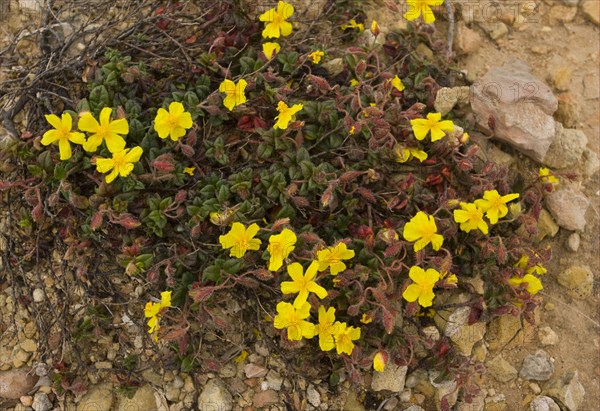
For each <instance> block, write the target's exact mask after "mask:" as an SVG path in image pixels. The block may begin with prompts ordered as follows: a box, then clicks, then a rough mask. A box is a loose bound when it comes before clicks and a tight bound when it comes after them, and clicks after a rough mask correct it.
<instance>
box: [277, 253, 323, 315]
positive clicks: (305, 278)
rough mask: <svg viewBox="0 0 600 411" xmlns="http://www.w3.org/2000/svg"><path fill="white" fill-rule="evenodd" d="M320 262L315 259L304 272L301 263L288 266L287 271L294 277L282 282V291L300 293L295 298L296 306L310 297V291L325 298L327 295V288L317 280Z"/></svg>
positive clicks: (299, 305)
mask: <svg viewBox="0 0 600 411" xmlns="http://www.w3.org/2000/svg"><path fill="white" fill-rule="evenodd" d="M318 268H319V263H318V262H317V261H313V262H312V263H311V264H310V265H309V266H308V268H307V269H306V274H304V273H303V271H304V270H303V269H302V266H301V265H300V263H292V264H290V265H288V266H287V272H288V274H289V275H290V277H292V281H284V282H282V283H281V292H282V293H284V294H295V293H298V295H297V296H296V299H295V300H294V307H296V308H298V307H301V306H302V304H304V303H305V302H306V301H307V299H308V294H309V293H315V294H316V295H317V297H319V298H320V299H323V298H325V297H327V290H325V289H324V288H323V287H321V286H320V285H319V284H317V283H316V282H315V277H316V276H317V269H318Z"/></svg>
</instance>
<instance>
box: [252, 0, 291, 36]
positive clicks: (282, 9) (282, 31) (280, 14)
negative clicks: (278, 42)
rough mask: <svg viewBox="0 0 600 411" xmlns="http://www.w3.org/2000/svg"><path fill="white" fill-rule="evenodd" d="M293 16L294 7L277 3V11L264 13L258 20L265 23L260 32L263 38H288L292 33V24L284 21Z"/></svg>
mask: <svg viewBox="0 0 600 411" xmlns="http://www.w3.org/2000/svg"><path fill="white" fill-rule="evenodd" d="M292 14H294V6H292V5H291V4H289V3H286V2H285V1H280V2H279V3H277V9H275V8H272V9H269V10H267V11H265V12H264V13H263V14H261V15H260V17H259V18H258V19H259V20H260V21H263V22H265V23H267V24H266V25H265V29H264V30H263V32H262V36H263V37H264V38H269V37H275V38H279V36H280V35H281V36H283V37H286V36H289V35H290V34H291V33H292V23H290V22H288V21H286V20H287V19H289V18H290V17H291V15H292Z"/></svg>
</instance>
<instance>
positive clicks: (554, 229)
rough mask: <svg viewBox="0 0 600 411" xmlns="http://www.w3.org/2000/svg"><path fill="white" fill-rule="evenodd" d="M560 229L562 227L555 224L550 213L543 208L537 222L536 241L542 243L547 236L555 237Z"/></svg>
mask: <svg viewBox="0 0 600 411" xmlns="http://www.w3.org/2000/svg"><path fill="white" fill-rule="evenodd" d="M559 229H560V227H559V226H558V225H557V224H556V223H555V222H554V220H553V219H552V216H551V215H550V213H549V212H548V211H546V210H545V209H543V208H542V211H541V212H540V218H538V221H537V235H536V237H535V240H536V241H542V240H543V239H544V238H546V237H547V236H550V237H554V236H555V235H556V233H558V230H559Z"/></svg>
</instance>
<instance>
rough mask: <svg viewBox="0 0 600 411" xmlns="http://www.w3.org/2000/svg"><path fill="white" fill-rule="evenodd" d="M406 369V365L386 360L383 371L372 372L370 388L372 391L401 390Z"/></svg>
mask: <svg viewBox="0 0 600 411" xmlns="http://www.w3.org/2000/svg"><path fill="white" fill-rule="evenodd" d="M407 371H408V367H406V366H405V365H402V366H397V365H396V364H394V363H392V362H388V364H387V365H386V366H385V369H384V370H383V372H376V373H374V374H375V375H373V380H372V381H371V389H372V390H373V391H383V390H387V391H391V392H402V390H403V389H404V381H405V379H406V372H407Z"/></svg>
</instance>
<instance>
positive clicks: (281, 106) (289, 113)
mask: <svg viewBox="0 0 600 411" xmlns="http://www.w3.org/2000/svg"><path fill="white" fill-rule="evenodd" d="M303 107H304V106H303V105H302V104H294V105H293V106H292V107H288V105H287V104H285V103H284V102H283V101H280V102H279V103H277V111H278V112H279V114H278V115H277V116H276V117H275V120H277V122H276V123H275V125H273V128H281V129H286V128H287V127H288V124H289V123H290V121H294V120H295V119H296V116H295V115H296V113H297V112H299V111H300V110H302V108H303Z"/></svg>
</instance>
